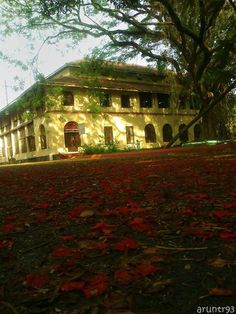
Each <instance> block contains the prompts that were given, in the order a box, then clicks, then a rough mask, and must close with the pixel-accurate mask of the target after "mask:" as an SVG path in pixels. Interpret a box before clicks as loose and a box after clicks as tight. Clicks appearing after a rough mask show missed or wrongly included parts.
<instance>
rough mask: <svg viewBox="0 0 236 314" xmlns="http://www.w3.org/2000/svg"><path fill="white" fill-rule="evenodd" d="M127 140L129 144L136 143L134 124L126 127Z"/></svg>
mask: <svg viewBox="0 0 236 314" xmlns="http://www.w3.org/2000/svg"><path fill="white" fill-rule="evenodd" d="M126 141H127V144H134V127H133V126H127V127H126Z"/></svg>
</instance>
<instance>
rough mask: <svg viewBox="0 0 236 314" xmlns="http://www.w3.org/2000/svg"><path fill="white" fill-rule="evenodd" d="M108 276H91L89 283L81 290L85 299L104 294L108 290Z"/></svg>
mask: <svg viewBox="0 0 236 314" xmlns="http://www.w3.org/2000/svg"><path fill="white" fill-rule="evenodd" d="M108 280H109V278H108V276H107V275H106V274H98V275H95V276H93V278H91V279H90V281H89V282H88V283H87V284H86V286H85V288H83V292H84V295H85V297H86V298H88V299H89V298H91V297H93V296H99V295H102V294H103V293H105V292H106V291H107V289H108Z"/></svg>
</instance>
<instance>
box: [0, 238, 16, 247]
mask: <svg viewBox="0 0 236 314" xmlns="http://www.w3.org/2000/svg"><path fill="white" fill-rule="evenodd" d="M13 243H14V241H13V240H12V238H5V239H2V240H0V249H8V250H10V249H11V248H12V246H13Z"/></svg>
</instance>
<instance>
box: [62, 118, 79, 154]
mask: <svg viewBox="0 0 236 314" xmlns="http://www.w3.org/2000/svg"><path fill="white" fill-rule="evenodd" d="M64 136H65V147H67V149H68V151H69V152H76V151H78V147H79V146H81V139H80V132H79V126H78V123H76V122H74V121H70V122H68V123H67V124H66V125H65V126H64Z"/></svg>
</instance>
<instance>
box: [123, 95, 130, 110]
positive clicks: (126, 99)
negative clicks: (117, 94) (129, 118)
mask: <svg viewBox="0 0 236 314" xmlns="http://www.w3.org/2000/svg"><path fill="white" fill-rule="evenodd" d="M121 107H122V108H130V107H131V106H130V96H129V95H121Z"/></svg>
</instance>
